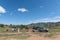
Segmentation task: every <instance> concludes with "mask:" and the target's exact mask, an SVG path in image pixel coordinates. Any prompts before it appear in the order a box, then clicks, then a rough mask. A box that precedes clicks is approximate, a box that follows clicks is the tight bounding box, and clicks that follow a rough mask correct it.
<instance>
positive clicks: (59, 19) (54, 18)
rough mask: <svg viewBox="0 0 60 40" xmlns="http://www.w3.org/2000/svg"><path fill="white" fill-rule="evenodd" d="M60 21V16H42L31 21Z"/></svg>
mask: <svg viewBox="0 0 60 40" xmlns="http://www.w3.org/2000/svg"><path fill="white" fill-rule="evenodd" d="M58 21H60V16H56V17H52V18H42V19H37V20H33V21H30V22H29V23H37V22H58Z"/></svg>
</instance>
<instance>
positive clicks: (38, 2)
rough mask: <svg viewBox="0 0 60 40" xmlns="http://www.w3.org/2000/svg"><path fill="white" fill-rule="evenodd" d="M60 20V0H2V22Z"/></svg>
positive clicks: (0, 5) (23, 22)
mask: <svg viewBox="0 0 60 40" xmlns="http://www.w3.org/2000/svg"><path fill="white" fill-rule="evenodd" d="M58 21H60V0H0V23H1V24H30V23H37V22H58Z"/></svg>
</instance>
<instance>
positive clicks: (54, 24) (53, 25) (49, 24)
mask: <svg viewBox="0 0 60 40" xmlns="http://www.w3.org/2000/svg"><path fill="white" fill-rule="evenodd" d="M29 26H35V27H37V26H39V27H56V26H60V22H44V23H43V22H41V23H31V24H29Z"/></svg>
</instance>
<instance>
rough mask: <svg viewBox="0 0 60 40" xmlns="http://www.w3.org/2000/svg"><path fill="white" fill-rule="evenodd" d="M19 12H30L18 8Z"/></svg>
mask: <svg viewBox="0 0 60 40" xmlns="http://www.w3.org/2000/svg"><path fill="white" fill-rule="evenodd" d="M18 11H20V12H27V11H28V10H27V9H25V8H18Z"/></svg>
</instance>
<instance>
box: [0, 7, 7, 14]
mask: <svg viewBox="0 0 60 40" xmlns="http://www.w3.org/2000/svg"><path fill="white" fill-rule="evenodd" d="M3 13H6V9H5V8H4V7H2V6H0V14H3Z"/></svg>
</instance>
